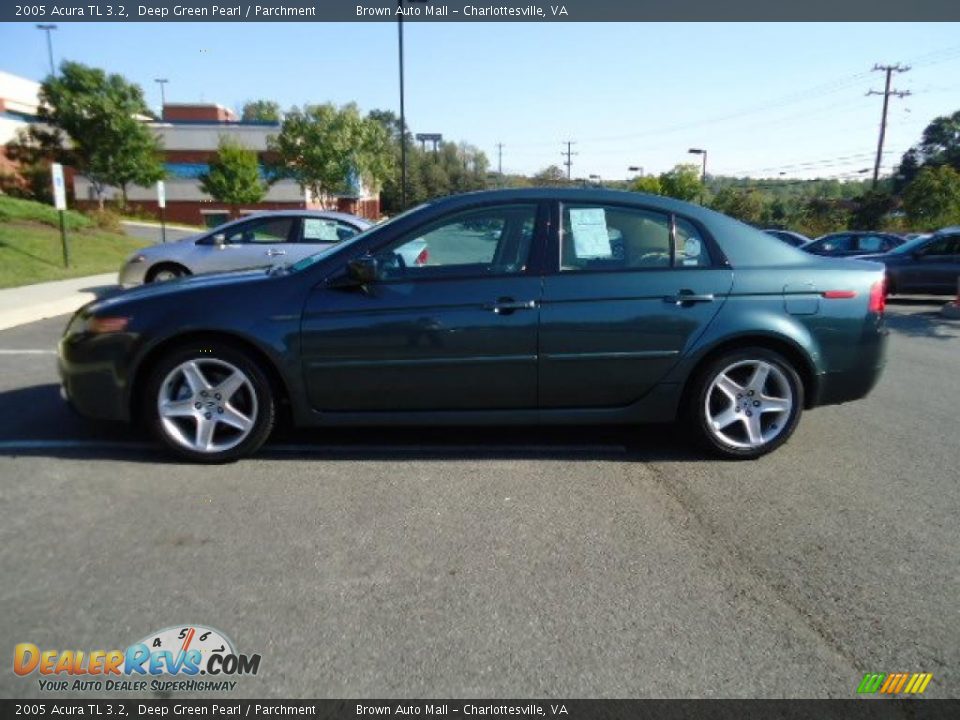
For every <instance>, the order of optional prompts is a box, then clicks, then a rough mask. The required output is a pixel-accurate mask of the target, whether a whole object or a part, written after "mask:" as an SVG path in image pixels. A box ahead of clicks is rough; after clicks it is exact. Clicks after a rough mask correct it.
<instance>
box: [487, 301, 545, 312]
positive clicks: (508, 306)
mask: <svg viewBox="0 0 960 720" xmlns="http://www.w3.org/2000/svg"><path fill="white" fill-rule="evenodd" d="M535 307H537V301H536V300H514V299H513V298H500V299H498V300H497V301H496V302H492V303H487V304H486V305H484V306H483V309H484V310H491V311H493V312H495V313H496V314H497V315H507V314H509V313H512V312H513V311H515V310H533V309H534V308H535Z"/></svg>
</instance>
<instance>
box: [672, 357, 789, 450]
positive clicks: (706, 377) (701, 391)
mask: <svg viewBox="0 0 960 720" xmlns="http://www.w3.org/2000/svg"><path fill="white" fill-rule="evenodd" d="M750 363H766V364H768V365H769V366H772V367H773V368H775V370H776V371H778V372H774V371H771V379H770V380H768V383H776V386H777V388H781V387H782V386H785V387H783V389H782V390H778V393H779V394H778V397H784V395H783V392H785V389H786V388H789V392H790V396H789V398H790V400H791V401H792V405H791V407H790V409H789V411H784V412H781V413H776V412H775V413H772V414H767V415H764V411H756V410H755V409H754V408H752V407H749V406H748V403H749V405H752V404H753V402H760V400H759V399H758V400H756V401H754V399H753V398H754V393H753V391H750V397H747V393H746V392H744V393H742V396H743V397H741V394H740V393H738V394H737V396H736V397H737V398H741V399H740V400H737V399H734V398H731V402H732V403H733V406H732V409H733V410H734V411H735V412H736V414H737V422H734V423H733V426H734V429H733V430H732V431H729V432H722V431H718V430H715V429H713V427H712V423H711V420H710V413H712V412H714V410H713V408H714V407H716V403H717V402H719V403H720V404H721V405H722V403H723V402H724V401H725V397H726V396H725V395H723V394H720V395H719V401H718V400H717V396H718V392H719V391H718V389H717V388H713V384H714V381H715V380H717V378H718V376H719V375H720V374H722V373H724V372H725V371H730V370H731V368H734V369H733V371H732V373H733V374H734V375H735V374H736V373H737V372H740V368H739V367H737V366H738V364H742V365H743V367H742V370H743V372H745V373H747V372H750V367H751V366H750ZM693 383H694V384H693V386H692V392H690V393H689V394H688V396H687V397H688V400H687V407H686V408H684V411H685V415H686V421H687V423H688V424H689V425H690V426H691V427H692V428H693V429H694V431H695V433H696V435H697V436H698V437H699V439H700V440H701V442H702V444H703V445H704V446H705V447H706V448H707V449H709V450H710V451H712V452H714V453H716V454H718V455H720V456H722V457H725V458H730V459H735V460H753V459H755V458H758V457H761V456H762V455H766V454H767V453H769V452H772V451H773V450H776V449H777V448H778V447H780V446H781V445H783V444H784V443H785V442H787V440H789V439H790V436H791V435H793V432H794V430H796V428H797V424H798V423H799V422H800V416H801V415H802V414H803V405H804V388H803V382H802V381H801V379H800V376H799V374H798V373H797V371H796V369H795V368H794V367H793V365H792V364H791V363H790V361H789V360H787V359H786V358H785V357H783V356H782V355H781V354H780V353H777V352H775V351H773V350H769V349H767V348H763V347H746V348H742V349H739V350H733V351H730V352H726V353H724V354H723V355H720V356H719V357H717V358H715V359H713V360H712V361H710V362H709V364H707V365H706V366H705V367H703V368H702V370H701V371H700V372H698V373H697V375H696V377H695V378H694V381H693ZM767 387H768V388H772V387H774V386H773V385H767ZM712 388H713V389H712ZM746 389H747V388H746V386H745V387H744V390H745V391H746ZM708 393H711V397H710V405H708ZM738 402H739V403H743V406H745V407H740V408H738V406H737V405H736V403H738ZM722 409H723V408H722V407H720V408H717V412H719V410H722ZM753 412H756V413H757V415H756V417H757V418H758V419H757V421H756V422H758V423H764V422H766V430H765V431H764V432H762V433H761V434H760V435H759V436H758V437H760V438H761V439H762V438H766V437H767V435H768V434H769V435H770V438H769V440H766V441H764V442H763V443H762V444H760V445H757V446H751V447H744V446H742V445H740V444H737V442H736V441H737V440H739V438H736V437H734V438H733V441H728V440H726V439H725V438H724V437H723V436H724V435H727V436H730V435H736V434H740V431H741V428H742V435H743V438H742V440H740V442H742V443H749V442H750V438H749V437H748V432H747V429H746V428H747V418H746V415H751V417H753V415H752V413H753ZM783 416H786V417H785V418H784V417H783Z"/></svg>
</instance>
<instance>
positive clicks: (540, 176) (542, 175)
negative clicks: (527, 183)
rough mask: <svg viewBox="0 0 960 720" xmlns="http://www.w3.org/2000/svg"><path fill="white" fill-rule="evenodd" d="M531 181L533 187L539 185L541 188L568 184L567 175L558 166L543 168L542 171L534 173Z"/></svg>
mask: <svg viewBox="0 0 960 720" xmlns="http://www.w3.org/2000/svg"><path fill="white" fill-rule="evenodd" d="M531 180H532V182H533V184H534V185H540V186H543V187H551V186H557V185H569V184H570V181H569V180H567V173H566V172H565V171H564V170H562V169H561V168H560V167H559V166H558V165H548V166H547V167H545V168H543V170H541V171H540V172H538V173H536V174H535V175H534V176H533V177H532V178H531Z"/></svg>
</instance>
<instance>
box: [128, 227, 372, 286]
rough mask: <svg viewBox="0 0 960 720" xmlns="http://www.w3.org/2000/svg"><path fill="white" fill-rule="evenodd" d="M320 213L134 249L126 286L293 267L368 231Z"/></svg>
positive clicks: (220, 228)
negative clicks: (201, 274) (212, 273)
mask: <svg viewBox="0 0 960 720" xmlns="http://www.w3.org/2000/svg"><path fill="white" fill-rule="evenodd" d="M371 226H372V223H371V222H370V221H369V220H364V219H363V218H359V217H356V216H355V215H348V214H347V213H339V212H328V211H323V210H317V211H314V210H279V211H268V212H262V213H256V214H252V215H248V216H246V217H243V218H241V219H240V220H234V221H232V222H228V223H226V224H224V225H220V226H219V227H216V228H213V229H212V230H208V231H206V232H203V233H198V234H197V235H191V236H189V237H186V238H184V239H182V240H178V241H176V242H170V243H160V244H157V245H151V246H150V247H147V248H144V249H142V250H138V251H137V252H135V253H134V254H133V255H131V256H130V257H129V258H128V259H127V261H126V262H125V263H124V264H123V267H121V268H120V278H119V282H120V284H121V285H123V286H125V287H129V286H132V285H140V284H142V283H151V282H161V281H164V280H172V279H174V278H178V277H183V276H185V275H196V274H198V273H209V272H225V271H229V270H243V269H247V268H257V267H268V266H271V265H279V264H286V263H294V262H297V261H298V260H302V259H303V258H305V257H307V256H308V255H313V254H314V253H317V252H320V251H321V250H323V249H324V248H325V247H329V246H331V245H334V244H336V243H339V242H343V241H344V240H347V239H349V238H352V237H353V236H354V235H357V234H359V233H361V232H363V231H364V230H366V229H367V228H369V227H371Z"/></svg>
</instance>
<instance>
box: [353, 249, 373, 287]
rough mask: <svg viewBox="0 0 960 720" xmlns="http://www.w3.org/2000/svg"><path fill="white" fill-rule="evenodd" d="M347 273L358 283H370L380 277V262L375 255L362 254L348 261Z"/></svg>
mask: <svg viewBox="0 0 960 720" xmlns="http://www.w3.org/2000/svg"><path fill="white" fill-rule="evenodd" d="M347 275H348V276H349V277H350V279H351V280H354V281H356V282H357V283H359V284H360V285H370V284H372V283H375V282H376V281H377V280H378V279H379V278H380V264H379V263H378V262H377V259H376V258H375V257H370V256H369V255H364V256H363V257H358V258H355V259H353V260H351V261H350V263H349V264H348V265H347Z"/></svg>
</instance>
